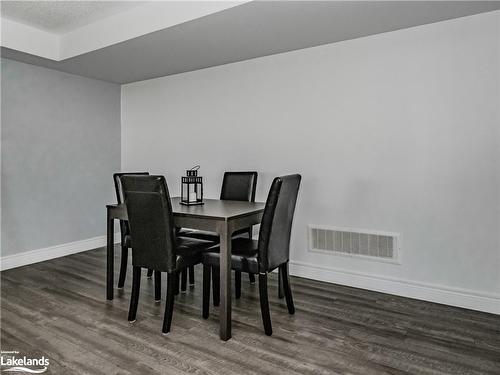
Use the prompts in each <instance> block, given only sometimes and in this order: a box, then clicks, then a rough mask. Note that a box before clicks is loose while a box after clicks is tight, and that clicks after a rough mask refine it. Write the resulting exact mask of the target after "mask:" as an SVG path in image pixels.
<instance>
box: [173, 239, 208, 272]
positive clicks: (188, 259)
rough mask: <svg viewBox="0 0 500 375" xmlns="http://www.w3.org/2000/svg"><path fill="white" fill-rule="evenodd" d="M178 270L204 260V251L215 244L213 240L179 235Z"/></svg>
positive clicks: (177, 244) (177, 245)
mask: <svg viewBox="0 0 500 375" xmlns="http://www.w3.org/2000/svg"><path fill="white" fill-rule="evenodd" d="M176 241H177V243H176V247H177V259H176V267H175V268H176V270H181V269H183V268H185V267H189V266H193V265H195V264H198V263H200V262H201V260H202V255H201V254H202V252H203V251H205V250H207V249H208V248H210V247H212V246H213V245H214V243H213V242H211V241H205V240H199V239H196V238H187V237H177V238H176Z"/></svg>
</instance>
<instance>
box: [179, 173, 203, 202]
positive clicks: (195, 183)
mask: <svg viewBox="0 0 500 375" xmlns="http://www.w3.org/2000/svg"><path fill="white" fill-rule="evenodd" d="M198 169H200V166H199V165H196V166H194V167H193V168H191V169H189V170H187V171H186V176H183V177H181V204H184V205H186V206H194V205H197V204H203V177H201V176H198Z"/></svg>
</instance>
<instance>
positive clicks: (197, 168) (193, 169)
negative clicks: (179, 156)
mask: <svg viewBox="0 0 500 375" xmlns="http://www.w3.org/2000/svg"><path fill="white" fill-rule="evenodd" d="M199 169H200V166H199V165H195V166H194V167H193V168H191V169H190V171H197V170H199Z"/></svg>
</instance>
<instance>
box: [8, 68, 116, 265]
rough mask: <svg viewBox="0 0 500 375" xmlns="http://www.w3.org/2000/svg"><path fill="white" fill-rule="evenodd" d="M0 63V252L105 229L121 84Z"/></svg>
mask: <svg viewBox="0 0 500 375" xmlns="http://www.w3.org/2000/svg"><path fill="white" fill-rule="evenodd" d="M1 62H2V66H1V73H2V82H1V86H2V100H1V102H2V147H1V161H2V173H1V174H2V178H1V184H2V185H1V188H2V197H1V198H2V199H1V202H2V220H1V224H2V229H1V231H2V237H1V249H2V256H5V255H11V254H15V253H19V252H24V251H27V250H33V249H39V248H44V247H48V246H52V245H58V244H63V243H68V242H73V241H78V240H83V239H88V238H93V237H96V236H101V235H104V234H105V231H106V223H105V209H104V205H105V203H109V202H113V201H114V199H115V198H114V193H113V185H112V176H111V175H112V173H113V172H114V171H118V170H119V169H120V86H119V85H116V84H111V83H108V82H102V81H97V80H93V79H89V78H84V77H80V76H75V75H71V74H67V73H62V72H58V71H55V70H50V69H45V68H41V67H37V66H34V65H28V64H23V63H19V62H16V61H12V60H7V59H2V60H1Z"/></svg>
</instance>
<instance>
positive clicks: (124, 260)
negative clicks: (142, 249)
mask: <svg viewBox="0 0 500 375" xmlns="http://www.w3.org/2000/svg"><path fill="white" fill-rule="evenodd" d="M127 261H128V247H127V246H122V259H121V263H120V276H119V277H118V289H121V288H123V286H124V285H125V277H126V276H127Z"/></svg>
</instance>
